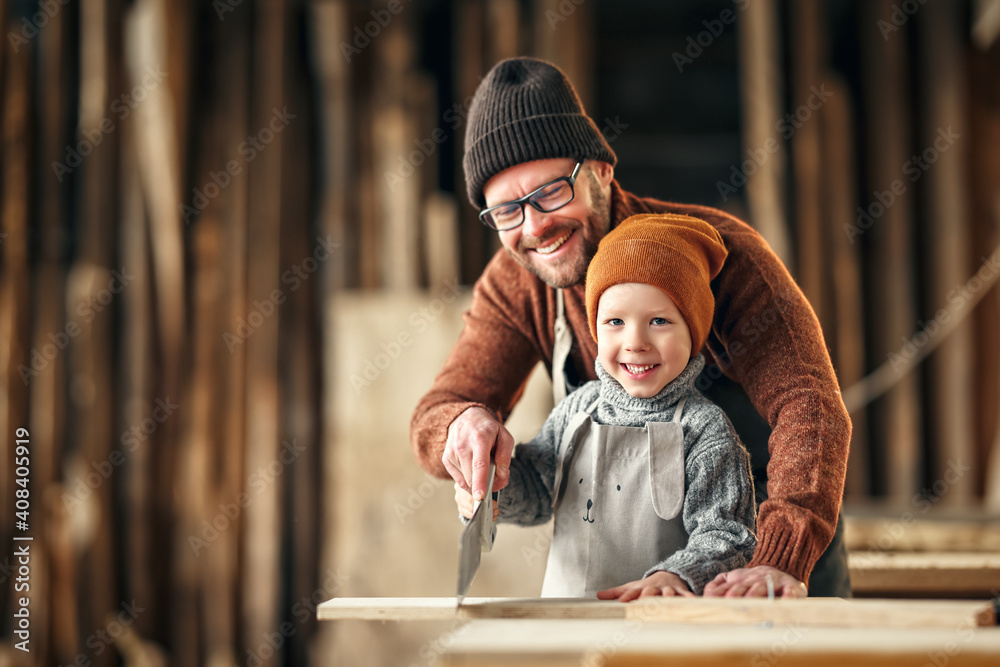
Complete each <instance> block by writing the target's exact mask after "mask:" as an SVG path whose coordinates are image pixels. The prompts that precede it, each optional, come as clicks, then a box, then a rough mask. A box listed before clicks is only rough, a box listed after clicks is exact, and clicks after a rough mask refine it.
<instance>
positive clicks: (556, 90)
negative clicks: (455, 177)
mask: <svg viewBox="0 0 1000 667" xmlns="http://www.w3.org/2000/svg"><path fill="white" fill-rule="evenodd" d="M580 157H585V158H589V159H591V160H601V161H603V162H608V163H610V164H611V165H612V166H614V165H615V164H617V162H618V158H617V157H615V153H614V151H612V150H611V146H609V145H608V142H607V141H606V140H605V139H604V136H603V135H602V134H601V132H600V130H598V129H597V125H596V124H595V123H594V121H593V120H591V119H590V116H588V115H587V113H586V112H585V111H584V110H583V104H581V103H580V98H579V97H578V96H577V94H576V91H575V90H574V89H573V84H571V83H570V82H569V79H567V78H566V75H565V74H563V73H562V71H561V70H560V69H559V68H558V67H556V66H555V65H552V64H551V63H547V62H545V61H543V60H536V59H534V58H511V59H509V60H502V61H500V62H499V63H497V64H496V65H494V66H493V69H491V70H490V72H489V73H488V74H487V75H486V78H484V79H483V80H482V82H481V83H480V84H479V88H478V89H477V90H476V94H475V96H474V97H473V99H472V104H471V106H470V107H469V122H468V125H467V126H466V129H465V159H464V161H463V166H464V168H465V186H466V189H467V191H468V193H469V201H471V202H472V205H473V206H475V207H476V208H482V207H483V206H484V205H485V201H484V199H483V186H484V185H486V182H487V181H488V180H490V179H491V178H492V177H493V176H495V175H496V174H499V173H500V172H501V171H503V170H504V169H509V168H510V167H513V166H514V165H518V164H521V163H522V162H530V161H532V160H545V159H549V158H580Z"/></svg>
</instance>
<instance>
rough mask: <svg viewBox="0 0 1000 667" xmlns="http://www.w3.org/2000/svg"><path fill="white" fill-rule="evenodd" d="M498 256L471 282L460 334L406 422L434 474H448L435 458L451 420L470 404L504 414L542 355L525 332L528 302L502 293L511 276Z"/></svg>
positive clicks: (418, 455) (529, 319)
mask: <svg viewBox="0 0 1000 667" xmlns="http://www.w3.org/2000/svg"><path fill="white" fill-rule="evenodd" d="M503 260H504V258H503V257H502V256H501V255H499V254H498V256H497V257H494V259H493V260H492V261H491V262H490V264H489V266H487V269H486V270H485V271H484V273H483V275H482V277H480V279H479V280H478V281H477V282H476V285H475V287H474V289H473V295H472V304H471V306H470V307H469V310H468V312H466V313H465V314H464V315H463V320H464V327H463V329H462V333H461V334H460V335H459V338H458V341H457V342H456V343H455V346H454V347H453V348H452V350H451V352H450V353H449V355H448V358H447V360H446V361H445V364H444V367H443V368H442V370H441V372H440V373H438V375H437V377H436V378H435V379H434V383H433V385H432V387H431V388H430V390H429V391H428V392H427V393H426V394H425V395H424V397H423V398H422V399H421V400H420V402H419V403H418V404H417V406H416V408H415V409H414V412H413V416H412V419H411V421H410V441H411V444H412V446H413V450H414V453H415V455H416V458H417V461H418V463H419V464H420V466H421V467H422V468H423V469H424V470H426V471H427V472H428V473H430V474H432V475H436V476H438V477H448V472H447V471H446V470H445V468H444V465H443V464H442V463H441V456H442V455H443V453H444V447H445V442H446V441H447V438H448V427H449V426H450V425H451V423H452V422H453V421H454V420H455V418H457V417H458V416H459V415H461V414H462V413H463V412H465V411H466V410H467V409H469V408H471V407H482V408H484V409H486V410H487V411H488V412H490V413H492V414H497V412H499V413H500V414H501V416H502V417H504V418H505V417H506V416H507V415H508V414H509V413H510V411H511V410H512V409H513V407H514V405H515V404H516V403H517V401H518V399H519V398H520V396H521V393H522V391H523V389H524V384H525V383H526V381H527V378H528V375H529V374H530V372H531V369H532V368H533V367H534V366H535V364H536V363H537V362H538V360H539V359H541V358H542V355H541V354H540V350H539V347H538V344H537V342H536V341H535V340H533V338H532V337H531V336H530V335H527V333H528V332H530V327H531V323H532V322H533V321H534V319H535V316H536V314H535V313H533V312H532V310H531V309H532V301H531V299H530V298H529V297H527V296H523V295H522V296H523V298H515V297H512V296H509V295H508V294H507V292H510V291H512V290H510V287H511V284H512V283H513V282H514V278H513V277H511V276H510V275H508V274H509V273H510V271H509V270H507V268H506V264H505V262H504V261H503ZM518 287H519V288H520V286H518Z"/></svg>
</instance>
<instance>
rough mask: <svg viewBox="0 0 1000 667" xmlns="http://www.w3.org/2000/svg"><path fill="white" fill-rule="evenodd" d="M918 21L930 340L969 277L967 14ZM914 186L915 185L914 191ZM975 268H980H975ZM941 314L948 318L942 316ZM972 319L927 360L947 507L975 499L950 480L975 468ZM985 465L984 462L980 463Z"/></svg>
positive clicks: (937, 465)
mask: <svg viewBox="0 0 1000 667" xmlns="http://www.w3.org/2000/svg"><path fill="white" fill-rule="evenodd" d="M924 9H925V10H926V11H922V12H920V13H919V14H918V15H917V16H916V20H917V28H918V38H919V53H920V54H921V61H920V68H921V71H922V73H923V79H924V95H923V100H922V102H923V107H924V112H923V114H922V116H923V126H922V128H921V129H920V132H919V135H918V136H919V137H920V138H919V139H918V140H917V142H918V145H919V146H921V147H926V148H921V149H920V155H919V157H918V159H917V160H913V159H912V158H911V162H908V163H907V164H911V165H912V164H913V163H914V162H915V163H916V164H917V165H920V167H919V170H918V169H917V168H916V167H911V169H910V170H909V171H908V174H909V175H908V180H909V182H911V183H913V182H916V179H918V178H923V179H925V181H926V182H923V183H921V184H920V186H919V187H920V189H921V191H922V192H924V193H926V206H925V207H924V209H923V210H925V211H926V226H925V227H926V237H925V238H926V239H927V248H928V251H929V252H928V254H929V258H930V267H929V268H930V271H929V274H930V275H929V277H928V280H927V288H926V289H927V303H928V304H929V307H928V308H927V310H926V311H925V312H926V319H927V320H928V322H929V324H923V325H922V327H921V328H923V329H924V330H925V332H926V335H927V336H930V337H932V336H933V335H934V332H935V331H939V330H940V328H941V326H942V325H943V324H945V321H944V320H943V319H942V318H943V317H944V316H945V315H947V314H948V312H949V309H950V307H951V305H952V304H951V303H949V295H954V291H953V290H955V289H958V288H960V287H961V286H962V285H963V284H964V283H965V281H966V280H968V279H969V274H970V271H969V265H968V261H967V258H968V255H969V221H968V193H967V191H966V183H967V177H966V167H967V159H968V150H967V147H968V143H969V142H970V141H975V139H974V138H973V137H972V136H971V135H970V133H969V123H968V115H967V111H966V91H965V77H964V76H961V74H960V73H961V72H962V71H963V70H964V68H965V55H964V49H965V47H964V42H965V40H964V35H963V33H964V30H963V28H962V17H963V15H964V14H963V12H962V11H961V8H960V7H958V6H956V5H954V3H942V2H931V3H928V4H927V6H926V7H924ZM913 187H914V188H916V187H918V186H915V185H914V186H913ZM977 265H978V263H977ZM943 314H944V315H943ZM967 316H968V313H966V312H956V313H951V314H950V315H949V317H956V318H963V319H964V321H963V322H962V323H961V324H959V325H958V326H957V327H956V328H955V329H954V330H952V331H951V333H950V334H948V337H947V339H945V340H944V341H943V342H942V343H941V346H940V347H939V348H938V349H937V350H936V351H935V352H934V354H933V355H932V356H931V357H930V359H928V365H929V369H928V370H929V386H928V390H929V399H930V405H928V406H927V407H926V412H927V413H928V414H929V415H930V416H931V419H930V425H931V429H932V431H931V435H932V437H931V438H930V440H931V443H932V444H933V447H934V452H935V454H936V455H935V456H934V457H933V458H932V461H933V464H932V466H933V467H932V469H931V479H933V480H948V481H949V482H951V483H949V485H948V490H947V493H945V494H944V495H943V496H942V497H941V502H942V503H944V504H945V505H968V504H970V503H971V501H972V499H973V497H974V496H975V495H976V493H975V481H974V479H973V475H964V476H963V477H962V478H961V479H957V480H955V479H953V477H952V476H953V474H954V473H953V472H951V469H952V468H953V467H954V466H955V465H956V464H958V465H965V466H976V467H979V465H977V462H976V455H975V451H974V447H973V437H974V435H973V433H974V422H973V411H972V407H973V401H974V396H975V388H974V387H973V384H972V380H973V373H972V363H973V348H972V325H971V321H970V320H968V319H967ZM980 465H981V463H980Z"/></svg>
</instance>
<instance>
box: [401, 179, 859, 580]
mask: <svg viewBox="0 0 1000 667" xmlns="http://www.w3.org/2000/svg"><path fill="white" fill-rule="evenodd" d="M611 188H612V192H611V200H612V201H611V222H612V226H616V225H617V224H618V223H619V222H621V221H622V220H624V219H625V218H627V217H629V216H630V215H634V214H636V213H663V212H670V213H683V214H686V215H691V216H694V217H697V218H701V219H702V220H705V221H706V222H708V223H709V224H711V225H712V226H714V227H715V228H716V229H718V230H719V233H720V234H721V235H722V239H723V241H724V242H725V244H726V248H727V250H728V251H729V256H728V257H727V259H726V262H725V264H724V265H723V267H722V272H721V273H720V274H719V276H718V277H717V278H716V279H715V280H714V281H712V291H713V293H714V295H715V318H714V321H713V323H712V330H711V333H710V334H709V338H708V343H707V344H706V347H705V349H704V352H705V353H706V354H707V356H708V357H709V358H710V361H713V362H715V363H716V364H717V365H719V367H720V368H722V369H723V370H724V372H725V373H726V374H727V375H728V376H729V377H731V378H732V379H733V380H735V381H737V382H739V383H740V384H741V385H742V386H743V388H744V390H745V391H746V393H747V395H748V396H749V397H750V400H751V401H752V402H753V404H754V406H755V407H756V408H757V411H758V412H759V413H760V414H761V415H762V416H763V417H764V418H765V419H766V420H767V421H768V423H769V424H770V425H771V429H772V433H771V438H770V440H769V442H768V448H769V450H770V453H771V460H770V463H769V464H768V467H767V476H768V485H767V491H768V499H767V500H765V501H764V502H763V503H762V504H761V506H760V512H759V515H758V519H757V527H758V546H757V550H756V552H755V553H754V557H753V560H752V561H751V563H750V565H751V566H753V565H771V566H773V567H775V568H778V569H779V570H782V571H784V572H787V573H789V574H791V575H792V576H794V577H796V578H797V579H800V580H801V581H804V582H806V583H807V584H808V581H809V574H810V573H811V572H812V569H813V566H814V565H815V564H816V560H817V559H818V558H819V557H820V555H821V554H822V553H823V551H824V550H825V549H826V547H827V546H828V545H829V543H830V540H831V539H832V538H833V532H834V528H835V527H836V524H837V517H838V514H839V511H840V503H841V496H842V494H843V490H844V477H845V474H846V470H847V453H848V446H849V443H850V440H851V421H850V418H849V417H848V415H847V410H846V409H845V408H844V403H843V401H842V400H841V395H840V387H839V384H838V382H837V378H836V375H835V374H834V370H833V365H832V364H831V362H830V357H829V355H828V353H827V350H826V343H825V342H824V340H823V333H822V331H821V330H820V326H819V321H818V320H817V319H816V315H815V314H814V313H813V310H812V307H811V306H810V305H809V303H808V301H806V298H805V296H804V295H803V294H802V292H801V290H799V288H798V286H797V285H796V284H795V282H794V281H793V279H792V277H791V275H790V274H789V273H788V270H787V269H786V268H785V266H784V265H783V264H782V263H781V261H780V260H779V259H778V258H777V256H776V255H775V254H774V253H773V252H772V251H771V249H770V248H769V247H768V245H767V243H766V242H765V241H764V239H763V238H762V237H761V236H760V235H759V234H758V233H757V232H756V231H754V230H753V229H752V228H751V227H750V226H749V225H747V224H746V223H744V222H742V221H740V220H739V219H737V218H735V217H733V216H731V215H729V214H727V213H725V212H723V211H720V210H718V209H714V208H710V207H707V206H697V205H686V204H674V203H668V202H663V201H658V200H655V199H649V198H640V197H636V196H635V195H632V194H629V193H627V192H625V191H624V190H622V189H621V187H620V186H619V185H618V183H617V182H616V181H615V182H612V186H611ZM565 298H566V318H567V320H568V321H569V324H570V326H571V327H572V329H573V339H574V344H573V350H572V353H571V358H572V360H573V363H574V364H575V367H576V371H577V373H578V376H579V377H580V378H584V379H586V380H593V379H595V374H594V360H595V359H596V358H597V343H596V342H594V339H593V338H591V336H590V331H589V328H588V324H587V313H586V307H585V302H584V286H583V285H582V284H581V285H577V286H575V287H572V288H570V289H567V290H565ZM464 319H465V328H464V330H463V331H462V334H461V336H460V337H459V339H458V342H457V343H456V344H455V347H454V348H453V349H452V351H451V354H450V355H449V357H448V360H447V361H446V362H445V365H444V368H443V369H442V370H441V372H440V373H439V374H438V376H437V378H436V379H435V381H434V385H433V387H431V390H430V391H429V392H428V393H427V394H426V395H425V396H424V397H423V399H421V401H420V403H419V404H418V405H417V407H416V410H415V411H414V413H413V419H412V422H411V424H410V437H411V441H412V444H413V448H414V451H415V453H416V456H417V459H418V461H419V462H420V465H421V466H422V467H423V468H424V469H425V470H427V471H428V472H429V473H432V474H434V475H437V476H439V477H448V473H447V472H446V471H445V469H444V466H443V465H442V463H441V455H442V453H443V452H444V446H445V440H446V439H447V433H448V426H449V425H450V424H451V422H452V421H454V419H455V418H456V417H458V415H460V414H461V413H462V412H464V411H465V410H466V409H467V408H469V407H472V406H482V407H485V408H487V409H488V410H490V411H492V412H496V411H497V410H499V411H500V413H501V414H502V415H503V416H504V417H506V416H507V414H509V413H510V411H511V409H513V407H514V405H515V404H516V403H517V401H518V400H519V399H520V397H521V393H522V391H523V388H524V384H525V382H526V380H527V377H528V374H529V373H530V372H531V370H532V368H533V367H534V366H535V364H536V363H537V362H538V361H539V360H541V361H543V362H544V363H545V366H546V367H547V368H549V369H551V366H552V347H553V331H552V328H553V324H554V321H555V290H554V289H553V288H551V287H549V286H548V285H546V284H545V283H544V282H542V281H541V280H540V279H539V278H537V277H535V276H534V275H533V274H531V273H529V272H528V271H527V270H525V269H523V268H521V267H520V266H519V265H518V264H517V263H516V262H515V261H514V260H513V259H511V258H510V256H509V255H508V254H507V252H506V250H500V251H499V252H497V254H496V255H495V256H494V257H493V259H492V260H491V261H490V263H489V265H488V266H487V267H486V269H485V271H484V272H483V275H482V276H481V277H480V279H479V280H478V281H477V282H476V285H475V288H474V291H473V299H472V306H471V307H470V309H469V312H467V313H466V314H465V317H464Z"/></svg>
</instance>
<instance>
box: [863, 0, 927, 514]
mask: <svg viewBox="0 0 1000 667" xmlns="http://www.w3.org/2000/svg"><path fill="white" fill-rule="evenodd" d="M891 4H892V3H891V1H890V0H878V1H877V2H873V3H870V4H868V3H866V4H864V5H863V6H862V8H861V13H860V15H859V20H860V22H861V53H862V62H863V63H864V67H863V72H862V75H863V81H862V85H863V92H864V99H865V106H864V109H863V112H864V114H865V125H866V128H867V129H866V133H865V138H864V139H865V141H866V143H867V144H868V146H869V149H868V151H869V155H870V157H869V164H868V169H867V173H868V178H867V182H866V184H865V192H869V193H872V194H871V195H869V196H868V198H867V201H862V202H861V206H862V207H863V208H864V209H865V213H864V215H863V216H862V215H861V214H860V213H859V217H858V220H857V223H858V225H859V227H860V226H861V225H863V227H860V228H859V229H858V231H859V232H860V233H859V234H858V235H855V238H856V239H857V238H860V237H863V241H864V243H865V244H866V245H867V246H868V248H869V249H870V252H869V255H870V258H871V276H872V287H873V295H872V313H873V315H874V317H873V318H872V319H871V320H870V321H871V322H872V329H873V331H872V339H873V346H874V350H873V355H872V356H873V358H874V359H875V360H876V362H881V361H882V360H885V359H890V356H889V355H897V356H899V355H901V354H902V352H901V349H900V348H901V345H902V343H903V341H905V340H908V339H909V337H910V336H911V335H912V334H913V332H914V329H915V326H916V319H917V318H916V315H915V287H916V282H915V280H914V272H913V264H912V261H913V254H912V245H911V241H912V237H913V229H912V212H913V204H912V198H913V195H912V193H911V192H908V191H907V188H906V184H905V182H904V181H903V178H902V177H903V174H902V172H901V171H900V169H901V165H902V164H904V163H905V162H906V160H907V159H908V158H909V155H910V152H909V143H908V141H909V136H910V129H909V128H910V125H911V113H910V103H909V96H908V93H907V83H906V82H907V81H908V75H907V72H908V69H909V67H908V63H907V59H906V54H907V53H908V51H907V35H906V33H905V32H899V33H892V35H891V36H890V39H888V40H887V39H885V38H884V37H883V35H882V33H881V31H880V30H879V28H878V23H877V22H878V20H879V18H880V17H883V16H889V15H890V13H891V12H892V7H891ZM894 382H895V385H894V386H893V388H892V389H890V390H889V392H888V393H887V394H886V395H885V397H884V398H882V399H881V400H880V401H879V402H878V403H877V406H878V414H879V417H878V422H877V423H878V433H877V435H876V443H873V447H877V449H878V451H880V452H885V460H884V462H883V464H882V466H881V469H882V470H883V472H884V476H885V494H886V496H887V497H888V498H889V499H890V500H897V501H900V502H904V501H908V500H909V499H910V498H912V496H913V493H914V492H915V491H916V490H917V489H918V488H919V486H918V484H919V482H920V473H921V465H920V462H921V448H922V444H923V438H922V437H921V434H922V428H921V424H920V412H919V405H920V399H919V395H920V392H919V384H920V383H919V380H918V376H917V375H916V374H915V373H905V372H904V373H899V374H897V375H896V377H894Z"/></svg>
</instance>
